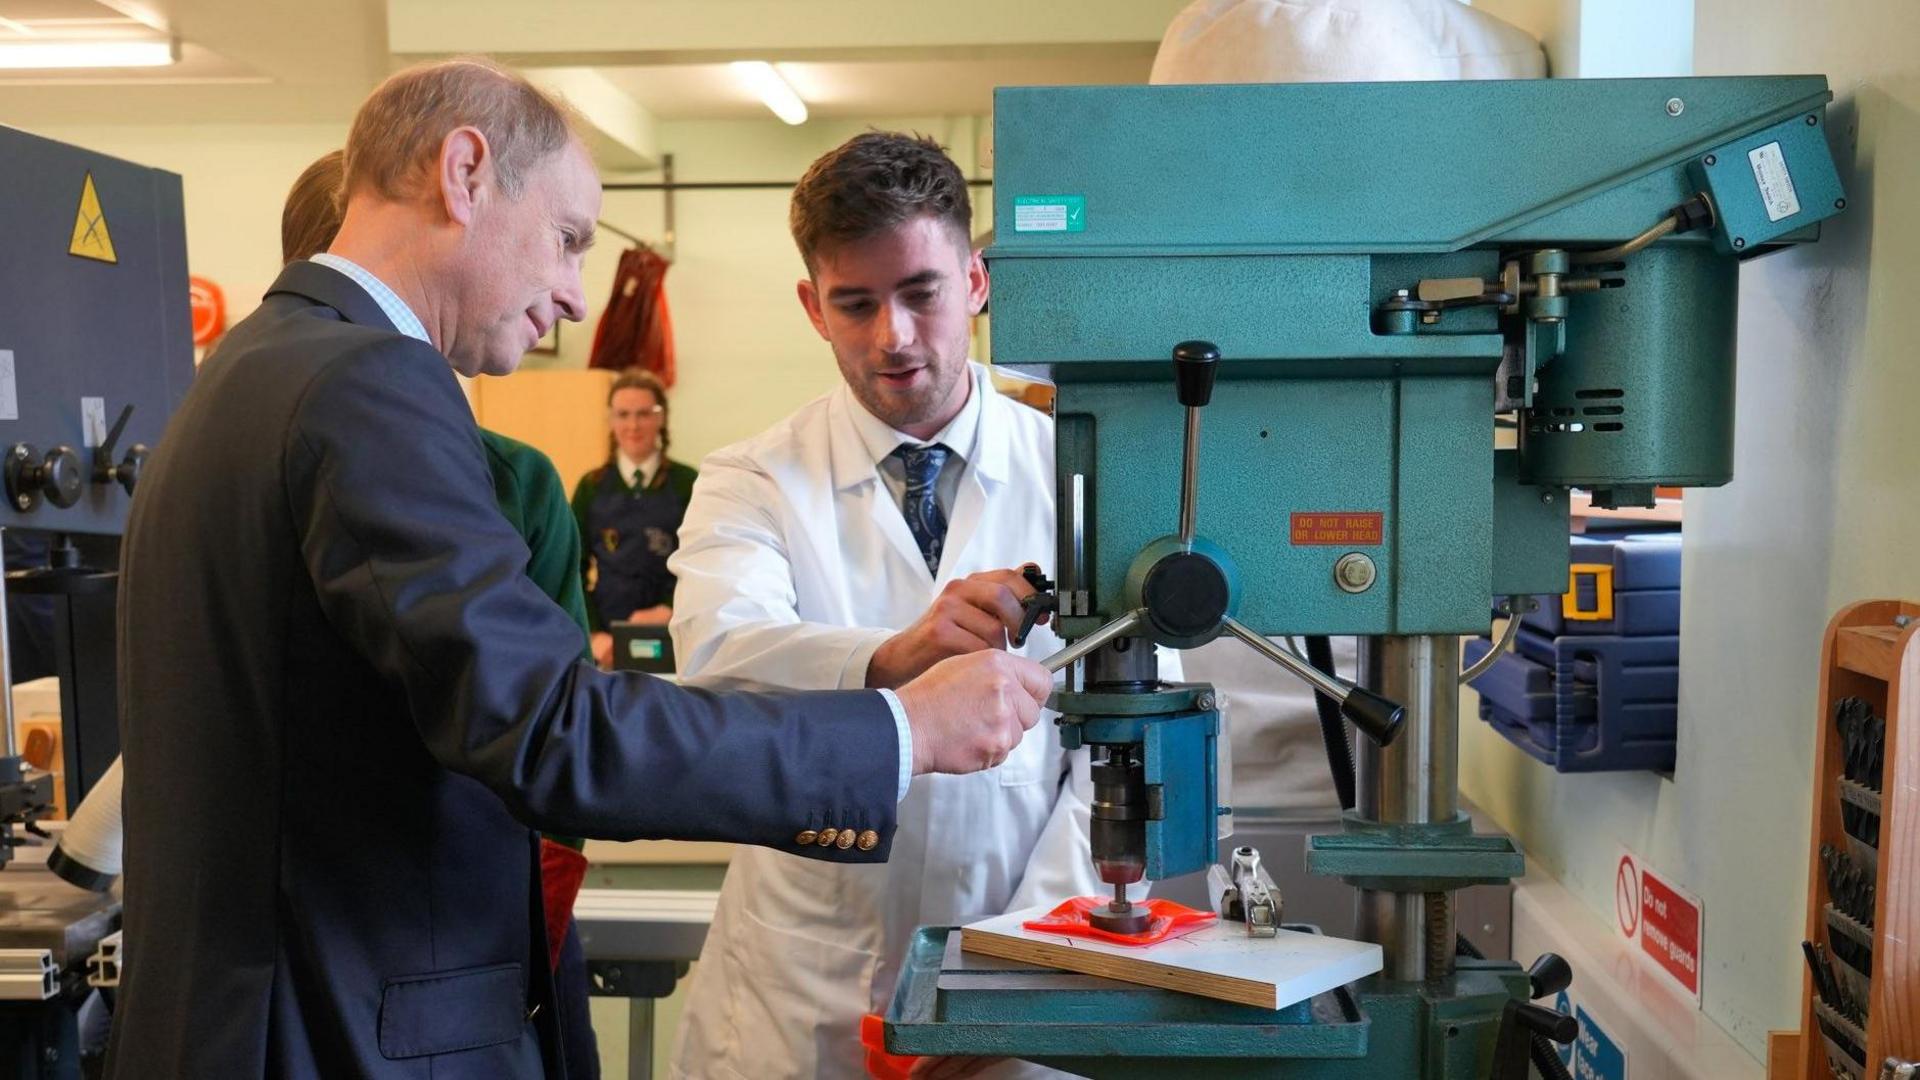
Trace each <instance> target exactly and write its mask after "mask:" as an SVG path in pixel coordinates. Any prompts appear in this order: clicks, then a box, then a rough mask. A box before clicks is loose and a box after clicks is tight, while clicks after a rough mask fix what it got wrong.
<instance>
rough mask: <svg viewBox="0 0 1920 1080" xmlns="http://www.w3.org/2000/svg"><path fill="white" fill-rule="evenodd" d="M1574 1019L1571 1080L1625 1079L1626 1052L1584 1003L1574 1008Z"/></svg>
mask: <svg viewBox="0 0 1920 1080" xmlns="http://www.w3.org/2000/svg"><path fill="white" fill-rule="evenodd" d="M1574 1018H1575V1019H1577V1020H1579V1021H1580V1034H1579V1035H1578V1036H1576V1037H1575V1038H1574V1040H1573V1075H1574V1080H1627V1052H1626V1051H1625V1050H1622V1049H1620V1044H1619V1043H1617V1042H1615V1041H1613V1037H1612V1036H1610V1035H1608V1034H1607V1032H1606V1029H1605V1028H1602V1027H1601V1026H1600V1025H1599V1024H1598V1023H1595V1022H1594V1019H1593V1014H1592V1013H1590V1012H1588V1011H1587V1010H1586V1007H1585V1006H1581V1007H1580V1008H1578V1009H1576V1010H1574Z"/></svg>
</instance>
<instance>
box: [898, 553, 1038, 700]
mask: <svg viewBox="0 0 1920 1080" xmlns="http://www.w3.org/2000/svg"><path fill="white" fill-rule="evenodd" d="M1032 594H1033V586H1032V585H1029V584H1027V579H1026V578H1024V577H1022V576H1021V574H1020V571H1019V570H988V571H985V572H983V573H978V574H970V575H968V576H966V577H964V578H958V579H956V580H953V581H949V582H947V585H946V587H945V588H943V589H941V590H940V595H939V596H938V597H937V598H935V600H934V602H933V606H932V607H929V608H928V609H927V610H926V613H925V614H923V615H921V616H920V617H919V618H918V619H915V620H914V622H913V625H911V626H909V627H907V628H906V629H905V630H902V631H900V632H899V633H897V634H895V635H893V636H892V637H890V638H888V639H887V640H886V641H884V642H882V643H881V644H880V647H879V648H878V649H875V650H874V651H873V656H872V657H871V658H870V659H869V660H868V661H867V685H868V686H869V687H873V688H875V689H896V688H898V687H900V686H902V685H904V684H905V683H906V682H907V681H908V680H910V679H914V678H917V677H919V676H920V674H921V673H922V672H925V671H926V670H927V669H929V668H931V667H932V666H933V665H935V664H937V663H939V662H940V661H942V660H945V659H946V658H947V657H950V656H964V655H966V654H967V653H972V652H979V651H981V650H983V649H1005V648H1006V647H1007V636H1008V635H1009V634H1013V633H1016V632H1018V631H1019V629H1020V623H1021V619H1022V617H1023V616H1024V614H1025V612H1024V611H1022V610H1021V607H1020V601H1022V600H1024V599H1026V598H1027V597H1028V596H1031V595H1032Z"/></svg>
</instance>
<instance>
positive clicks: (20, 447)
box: [6, 443, 87, 510]
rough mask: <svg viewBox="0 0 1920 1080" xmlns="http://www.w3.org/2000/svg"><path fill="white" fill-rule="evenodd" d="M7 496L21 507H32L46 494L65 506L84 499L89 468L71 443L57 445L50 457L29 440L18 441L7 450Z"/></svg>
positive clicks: (23, 508) (24, 508)
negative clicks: (41, 452) (30, 443)
mask: <svg viewBox="0 0 1920 1080" xmlns="http://www.w3.org/2000/svg"><path fill="white" fill-rule="evenodd" d="M6 474H7V497H8V498H9V499H11V500H12V501H13V505H14V508H15V509H17V510H32V509H34V508H35V507H37V506H39V505H40V500H41V499H42V498H45V499H46V500H47V501H48V502H50V503H52V504H53V505H55V506H57V507H60V508H61V509H65V508H67V507H69V506H72V505H73V504H74V503H77V502H79V501H80V493H81V491H82V490H84V489H85V488H86V484H87V473H86V468H85V466H83V465H82V464H81V462H80V455H79V454H76V453H74V451H73V448H72V447H70V446H56V447H54V448H53V449H51V450H49V451H47V454H46V457H44V458H41V457H38V456H36V451H35V450H34V448H33V447H32V446H29V445H28V444H26V443H15V444H14V447H13V449H12V450H11V451H9V452H8V454H7V464H6Z"/></svg>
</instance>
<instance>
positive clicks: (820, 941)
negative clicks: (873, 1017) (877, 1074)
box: [725, 906, 878, 1080]
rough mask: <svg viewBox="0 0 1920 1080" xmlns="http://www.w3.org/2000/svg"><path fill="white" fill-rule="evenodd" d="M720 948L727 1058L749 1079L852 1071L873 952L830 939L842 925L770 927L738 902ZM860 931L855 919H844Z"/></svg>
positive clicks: (857, 1063) (856, 1060)
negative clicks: (735, 919) (731, 1041)
mask: <svg viewBox="0 0 1920 1080" xmlns="http://www.w3.org/2000/svg"><path fill="white" fill-rule="evenodd" d="M738 910H739V914H741V915H742V916H744V918H743V919H742V921H741V922H739V923H738V924H736V926H737V929H738V930H740V931H744V933H734V934H732V935H730V936H729V940H728V942H727V947H726V952H725V956H726V965H727V985H728V994H727V996H728V1001H729V1006H730V1008H731V1011H732V1013H733V1021H732V1023H731V1024H730V1025H728V1026H729V1028H730V1029H731V1031H732V1033H733V1036H734V1038H735V1039H737V1040H739V1042H738V1043H737V1044H736V1045H734V1046H732V1047H729V1053H728V1057H729V1058H730V1059H731V1060H730V1065H731V1066H732V1067H733V1068H734V1069H736V1070H738V1071H739V1072H740V1074H741V1075H743V1076H752V1077H756V1078H771V1077H794V1078H796V1080H797V1078H801V1077H813V1076H857V1075H860V1069H861V1068H862V1065H861V1064H860V1063H861V1061H862V1060H863V1055H864V1051H862V1050H861V1047H860V1017H861V1016H862V1015H863V1014H864V1013H865V1012H866V1010H867V994H868V985H869V984H870V983H871V982H872V981H873V975H874V969H875V967H876V966H877V964H878V957H876V956H875V954H874V953H873V952H871V951H869V950H867V949H865V948H861V947H858V946H856V945H852V944H846V943H842V942H837V941H833V940H830V936H831V935H833V934H834V933H836V932H837V931H838V930H840V929H842V927H839V926H836V925H835V924H834V923H831V922H828V923H814V924H811V925H807V926H805V928H804V929H798V928H788V927H784V926H775V925H773V924H772V923H769V922H767V921H766V920H764V919H762V918H760V917H759V916H758V915H756V914H755V913H754V912H752V911H749V910H747V909H746V907H745V906H742V907H741V908H740V909H738ZM844 929H846V930H847V931H848V932H851V933H859V932H860V928H859V927H857V926H855V925H851V924H848V925H845V926H844Z"/></svg>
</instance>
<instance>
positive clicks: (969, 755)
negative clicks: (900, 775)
mask: <svg viewBox="0 0 1920 1080" xmlns="http://www.w3.org/2000/svg"><path fill="white" fill-rule="evenodd" d="M1052 692H1053V676H1052V674H1050V673H1049V672H1048V671H1047V669H1046V668H1043V667H1041V666H1040V665H1039V664H1036V663H1034V662H1033V661H1031V660H1028V659H1026V658H1025V657H1021V656H1015V655H1013V654H1012V653H1006V652H999V651H995V650H988V651H984V652H974V653H970V654H968V655H966V656H956V657H953V658H951V659H947V660H942V661H940V662H939V663H937V664H934V665H933V666H932V667H930V668H928V669H927V671H926V674H924V675H921V676H920V677H919V678H916V679H914V680H913V681H912V682H910V683H908V684H906V685H905V686H902V687H900V689H899V690H898V691H896V693H898V694H899V697H900V705H901V707H902V708H904V709H905V710H906V713H907V726H908V727H909V728H911V729H913V774H914V775H915V776H919V775H921V774H923V773H970V772H979V771H981V770H983V769H990V768H992V767H993V766H995V765H998V764H1000V763H1001V762H1002V761H1005V760H1006V759H1007V755H1008V754H1011V753H1013V750H1014V748H1015V747H1017V746H1019V745H1020V737H1021V736H1022V735H1024V734H1026V732H1027V729H1028V728H1031V727H1032V726H1033V725H1034V723H1035V722H1036V721H1038V720H1039V719H1040V709H1041V706H1043V705H1045V704H1046V701H1047V696H1048V695H1049V694H1051V693H1052Z"/></svg>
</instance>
